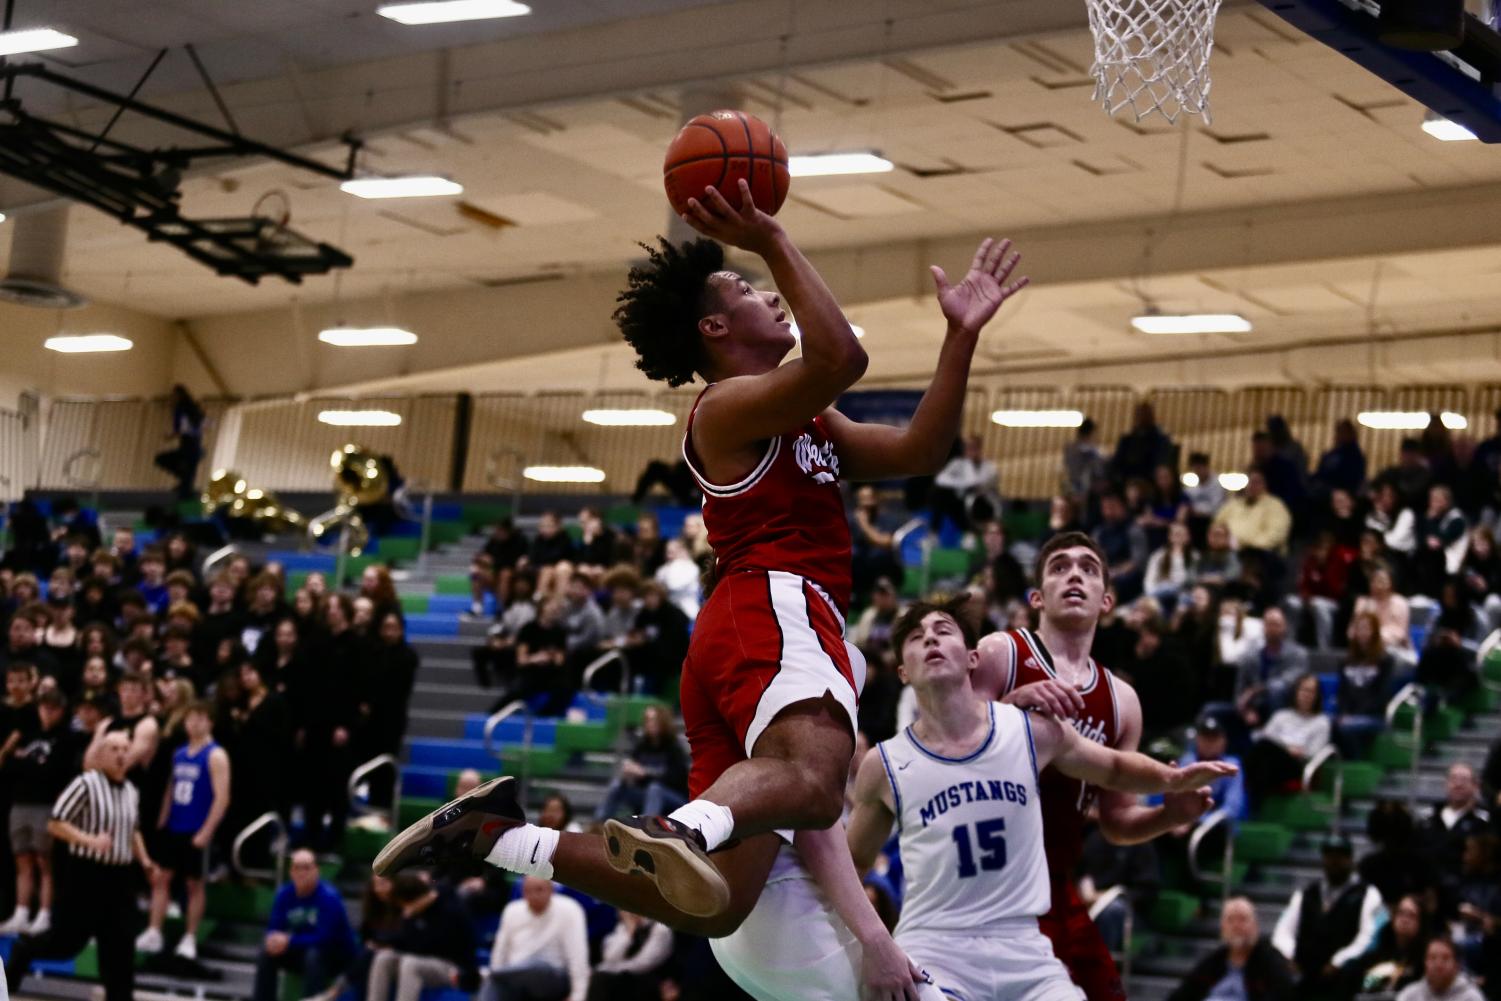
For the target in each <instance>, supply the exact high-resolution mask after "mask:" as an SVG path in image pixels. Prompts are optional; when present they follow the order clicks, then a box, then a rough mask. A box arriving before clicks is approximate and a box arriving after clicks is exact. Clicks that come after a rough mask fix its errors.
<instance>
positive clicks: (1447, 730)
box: [1423, 706, 1465, 740]
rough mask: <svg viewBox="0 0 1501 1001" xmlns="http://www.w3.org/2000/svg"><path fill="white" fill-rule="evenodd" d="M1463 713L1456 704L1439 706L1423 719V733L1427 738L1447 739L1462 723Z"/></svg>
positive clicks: (1456, 731) (1457, 730) (1463, 719)
mask: <svg viewBox="0 0 1501 1001" xmlns="http://www.w3.org/2000/svg"><path fill="white" fill-rule="evenodd" d="M1464 721H1465V713H1464V710H1463V709H1460V708H1458V707H1456V706H1439V707H1438V708H1437V709H1435V710H1434V711H1433V713H1432V714H1431V715H1430V716H1428V717H1427V718H1426V719H1424V720H1423V735H1424V737H1425V739H1428V740H1448V739H1449V738H1451V737H1453V736H1454V735H1455V734H1456V733H1458V732H1459V728H1460V727H1461V726H1463V725H1464Z"/></svg>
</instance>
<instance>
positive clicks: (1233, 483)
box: [1220, 473, 1251, 494]
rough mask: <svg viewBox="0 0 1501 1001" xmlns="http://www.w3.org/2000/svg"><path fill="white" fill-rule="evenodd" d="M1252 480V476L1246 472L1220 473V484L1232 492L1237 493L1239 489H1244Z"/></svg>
mask: <svg viewBox="0 0 1501 1001" xmlns="http://www.w3.org/2000/svg"><path fill="white" fill-rule="evenodd" d="M1250 482H1251V478H1250V477H1249V476H1247V475H1246V474H1245V473H1221V474H1220V486H1222V487H1224V488H1225V489H1226V490H1228V491H1230V492H1231V493H1232V494H1233V493H1235V492H1236V491H1237V490H1244V489H1245V488H1246V484H1247V483H1250Z"/></svg>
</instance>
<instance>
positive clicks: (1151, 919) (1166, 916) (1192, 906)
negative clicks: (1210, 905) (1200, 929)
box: [1147, 890, 1199, 933]
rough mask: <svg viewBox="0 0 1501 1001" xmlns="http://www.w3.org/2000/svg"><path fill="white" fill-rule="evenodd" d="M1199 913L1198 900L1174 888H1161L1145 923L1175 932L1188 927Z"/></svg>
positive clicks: (1158, 928)
mask: <svg viewBox="0 0 1501 1001" xmlns="http://www.w3.org/2000/svg"><path fill="white" fill-rule="evenodd" d="M1198 913H1199V901H1198V900H1197V899H1196V898H1194V897H1191V896H1189V895H1188V894H1186V893H1179V892H1177V891H1176V890H1162V891H1160V892H1159V893H1158V894H1157V899H1156V900H1155V901H1153V902H1152V910H1151V912H1150V913H1149V914H1148V916H1147V923H1148V924H1150V925H1151V926H1152V927H1153V928H1155V929H1157V930H1158V931H1161V932H1168V933H1172V932H1176V931H1181V930H1182V929H1184V928H1186V927H1188V925H1189V922H1191V921H1193V919H1194V918H1195V917H1196V916H1197V915H1198Z"/></svg>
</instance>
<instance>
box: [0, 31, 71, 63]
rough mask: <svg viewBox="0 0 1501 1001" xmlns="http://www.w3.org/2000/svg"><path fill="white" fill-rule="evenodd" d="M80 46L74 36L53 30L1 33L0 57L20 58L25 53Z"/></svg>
mask: <svg viewBox="0 0 1501 1001" xmlns="http://www.w3.org/2000/svg"><path fill="white" fill-rule="evenodd" d="M77 44H78V39H76V38H74V37H73V36H72V35H64V34H63V33H62V32H61V31H53V30H52V29H51V28H29V29H27V30H25V31H0V56H18V55H20V54H21V53H23V52H46V51H47V50H48V49H67V48H72V47H73V46H75V45H77Z"/></svg>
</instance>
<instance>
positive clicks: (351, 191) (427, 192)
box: [339, 174, 464, 198]
mask: <svg viewBox="0 0 1501 1001" xmlns="http://www.w3.org/2000/svg"><path fill="white" fill-rule="evenodd" d="M339 190H340V191H342V192H344V193H345V194H346V195H354V196H355V197H357V198H434V197H437V196H440V195H461V194H463V193H464V186H463V185H462V184H458V183H456V182H454V181H450V180H449V179H448V178H446V177H437V176H436V175H432V174H418V175H414V176H412V177H356V178H355V179H354V180H352V181H345V182H344V183H343V184H341V185H339Z"/></svg>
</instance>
